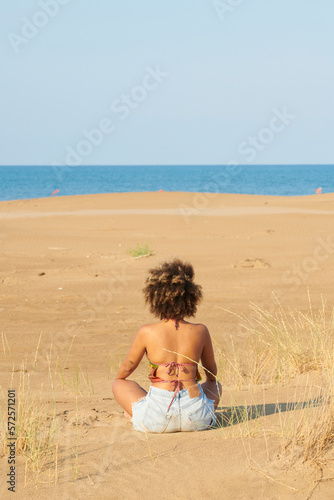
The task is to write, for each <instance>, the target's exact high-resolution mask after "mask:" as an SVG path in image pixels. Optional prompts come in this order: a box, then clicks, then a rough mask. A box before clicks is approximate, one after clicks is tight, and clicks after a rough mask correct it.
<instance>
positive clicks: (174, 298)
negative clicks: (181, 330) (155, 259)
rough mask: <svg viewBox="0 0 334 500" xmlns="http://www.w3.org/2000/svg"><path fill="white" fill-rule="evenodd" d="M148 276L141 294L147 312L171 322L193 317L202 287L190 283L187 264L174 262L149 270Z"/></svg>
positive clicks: (190, 270)
mask: <svg viewBox="0 0 334 500" xmlns="http://www.w3.org/2000/svg"><path fill="white" fill-rule="evenodd" d="M149 273H150V275H149V277H148V278H147V279H146V281H145V287H144V288H143V292H144V297H145V302H146V303H148V304H149V306H150V311H151V313H153V314H154V315H155V316H156V317H158V318H160V319H174V320H181V319H183V318H184V317H191V316H195V314H196V310H197V304H198V303H199V301H200V300H201V298H202V287H201V286H200V285H196V283H194V281H193V278H194V275H195V273H194V269H193V266H192V265H191V264H189V263H187V262H182V261H181V260H180V259H174V260H172V261H170V262H163V263H162V264H160V265H159V266H158V267H155V268H154V269H150V270H149Z"/></svg>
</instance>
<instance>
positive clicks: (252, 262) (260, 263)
mask: <svg viewBox="0 0 334 500" xmlns="http://www.w3.org/2000/svg"><path fill="white" fill-rule="evenodd" d="M233 267H234V268H246V269H253V268H257V269H260V268H262V269H264V268H268V267H271V264H270V263H269V262H267V261H266V260H264V259H258V258H255V259H245V260H240V261H239V262H237V263H236V264H234V266H233Z"/></svg>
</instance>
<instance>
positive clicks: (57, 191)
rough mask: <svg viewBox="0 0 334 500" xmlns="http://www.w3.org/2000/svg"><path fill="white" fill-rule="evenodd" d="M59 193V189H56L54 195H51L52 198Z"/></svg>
mask: <svg viewBox="0 0 334 500" xmlns="http://www.w3.org/2000/svg"><path fill="white" fill-rule="evenodd" d="M57 193H59V189H56V190H55V191H53V193H51V196H53V195H54V194H57Z"/></svg>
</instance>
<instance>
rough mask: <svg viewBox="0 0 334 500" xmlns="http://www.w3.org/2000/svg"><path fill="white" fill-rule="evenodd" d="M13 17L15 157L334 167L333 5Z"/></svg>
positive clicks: (0, 52)
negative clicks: (323, 165) (325, 164)
mask: <svg viewBox="0 0 334 500" xmlns="http://www.w3.org/2000/svg"><path fill="white" fill-rule="evenodd" d="M0 14H1V16H0V34H1V43H0V57H1V75H2V77H1V79H0V92H1V101H2V103H1V114H0V121H1V139H0V147H1V150H0V164H2V165H14V164H22V165H52V164H54V162H57V163H59V164H68V165H70V164H82V165H96V164H101V165H125V164H132V165H136V164H142V165H143V164H157V165H165V164H226V163H229V162H237V163H240V164H251V163H253V164H293V163H299V164H302V163H315V164H321V163H329V164H334V140H333V130H334V112H333V111H334V65H333V60H334V29H333V19H334V1H333V0H316V1H315V0H226V1H225V0H222V1H215V0H165V1H162V0H15V2H14V1H11V2H5V1H2V2H1V6H0Z"/></svg>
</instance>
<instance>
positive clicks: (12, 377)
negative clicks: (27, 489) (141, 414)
mask: <svg viewBox="0 0 334 500" xmlns="http://www.w3.org/2000/svg"><path fill="white" fill-rule="evenodd" d="M40 340H41V337H40V338H39V341H38V345H37V348H36V351H35V355H34V357H32V358H31V363H30V364H29V369H27V366H28V365H27V362H26V361H25V362H23V363H22V364H21V365H20V367H19V368H18V367H16V365H15V362H14V359H13V355H12V352H11V349H10V346H9V343H8V341H7V338H6V336H5V335H4V334H2V348H3V349H2V356H1V363H2V366H7V380H8V382H7V387H9V388H11V389H13V390H15V436H14V437H16V443H15V453H16V456H17V457H22V458H23V460H24V463H25V485H27V484H29V483H31V482H34V483H35V484H36V486H37V485H38V484H41V483H47V484H56V483H57V482H58V478H59V475H60V474H61V475H62V474H63V472H64V470H62V469H60V468H59V463H60V462H61V463H62V464H64V465H65V467H66V470H67V469H68V466H67V464H66V461H67V459H64V458H63V456H64V455H65V456H68V452H69V450H64V449H63V447H62V446H61V444H60V443H61V442H63V441H64V429H61V419H59V417H58V415H57V414H56V403H55V399H56V397H55V394H56V391H57V390H58V389H59V387H60V386H61V387H62V388H63V389H64V390H68V389H70V390H71V391H74V392H75V393H76V394H82V393H83V392H84V391H85V390H86V391H87V392H88V394H90V393H91V390H92V387H91V384H90V382H89V379H88V375H87V374H86V375H85V374H84V373H83V372H82V370H81V369H80V370H81V374H80V373H79V367H78V366H77V365H76V367H75V371H74V374H73V380H72V382H68V381H67V380H66V379H65V376H64V374H63V372H61V370H60V369H59V363H60V360H59V356H58V357H57V362H56V363H52V360H51V351H52V347H51V348H50V352H49V353H48V355H47V360H46V361H45V360H44V359H43V371H44V372H45V371H47V375H46V377H45V382H44V383H42V384H41V385H40V387H39V388H38V389H37V390H36V388H34V389H33V387H32V386H33V380H34V375H35V370H36V369H38V368H39V364H38V359H39V357H38V349H39V346H40ZM67 357H68V356H67ZM33 359H34V360H33ZM64 364H67V358H66V362H65V363H63V366H64ZM80 375H81V378H82V380H80ZM82 381H84V386H83V387H82ZM0 394H1V405H0V443H1V445H0V456H5V455H7V447H6V445H7V442H8V438H9V433H8V430H7V399H8V398H7V390H4V389H3V388H1V387H0ZM76 408H77V407H76ZM74 448H75V450H74V451H73V450H71V454H70V455H71V456H70V458H71V460H72V465H71V466H70V469H71V474H72V476H73V477H76V476H77V466H78V463H77V462H78V446H77V445H76V446H74Z"/></svg>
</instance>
